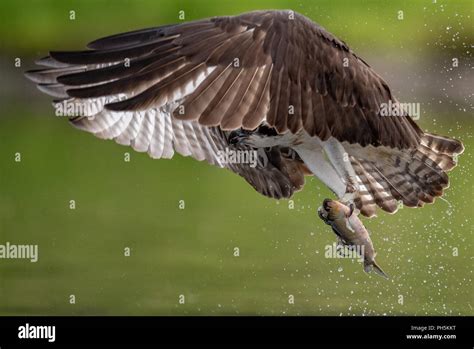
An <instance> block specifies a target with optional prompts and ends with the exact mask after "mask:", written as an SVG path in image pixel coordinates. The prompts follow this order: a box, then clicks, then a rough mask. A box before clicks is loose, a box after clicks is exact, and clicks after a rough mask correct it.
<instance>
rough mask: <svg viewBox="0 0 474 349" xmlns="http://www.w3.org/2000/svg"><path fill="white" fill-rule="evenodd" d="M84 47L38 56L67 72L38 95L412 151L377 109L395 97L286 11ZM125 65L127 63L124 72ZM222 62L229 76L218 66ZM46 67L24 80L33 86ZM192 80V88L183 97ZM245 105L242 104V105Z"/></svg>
mask: <svg viewBox="0 0 474 349" xmlns="http://www.w3.org/2000/svg"><path fill="white" fill-rule="evenodd" d="M88 47H89V48H90V50H88V51H79V52H51V54H50V57H49V58H47V59H44V60H42V62H44V64H47V65H48V66H60V67H61V68H63V67H66V68H65V70H64V72H61V73H63V74H60V73H56V75H54V74H52V75H51V80H49V81H50V82H49V83H47V84H50V85H52V86H42V89H43V90H44V91H45V92H47V93H51V94H53V95H55V96H67V95H69V96H71V97H77V98H98V97H102V96H111V95H121V96H122V97H123V96H125V100H123V98H121V100H118V101H117V100H115V101H113V102H111V103H109V104H107V105H106V108H107V109H109V110H114V111H137V110H144V109H149V108H153V107H160V106H161V105H163V103H167V102H171V101H173V99H175V100H176V99H179V100H180V102H181V103H182V104H183V105H184V106H185V107H188V108H187V110H186V108H185V110H186V112H185V113H180V114H177V113H174V115H175V117H177V118H179V119H182V120H199V121H200V122H202V123H203V124H204V125H212V126H214V125H215V126H220V127H222V128H223V129H231V128H233V129H237V128H239V127H243V128H246V129H249V128H255V127H257V126H258V125H259V124H261V123H262V122H263V121H266V122H267V123H268V124H269V126H274V127H275V128H276V129H277V131H278V132H280V133H283V132H287V131H288V130H289V131H290V132H293V133H296V132H299V131H301V130H302V129H305V130H306V131H307V132H308V133H309V134H310V135H314V136H318V137H320V138H321V139H323V140H324V139H327V138H328V137H330V136H333V137H335V138H337V139H338V140H340V141H348V142H350V143H359V144H361V145H368V144H372V145H375V146H378V145H385V146H389V147H399V148H415V147H416V146H417V145H418V144H419V142H420V137H421V135H422V131H421V130H420V129H419V128H418V126H416V124H415V123H414V122H412V121H411V120H408V119H409V117H408V116H406V117H400V116H393V117H391V116H386V117H380V116H379V114H378V112H379V107H380V104H381V103H385V102H388V101H389V100H392V101H394V98H393V96H392V94H391V92H390V89H389V88H388V86H387V84H386V83H385V82H384V81H383V79H382V78H381V77H380V76H379V75H377V74H376V73H375V72H374V71H373V70H372V69H371V68H370V67H369V66H368V65H367V64H366V63H365V62H364V61H363V60H362V59H360V58H359V57H357V56H356V55H355V54H354V53H353V52H352V51H351V50H350V49H349V48H348V47H347V45H346V44H345V43H343V42H342V41H340V40H338V39H337V38H335V37H334V36H333V35H331V34H330V33H328V32H327V31H326V30H324V29H323V28H322V27H320V26H318V25H317V24H315V23H313V22H312V21H310V20H309V19H307V18H306V17H304V16H302V15H299V14H296V13H293V12H291V11H257V12H250V13H246V14H242V15H240V16H235V17H217V18H212V19H204V20H200V21H196V22H190V23H185V24H178V25H169V26H164V27H159V28H149V29H144V30H138V31H134V32H130V33H124V34H117V35H113V36H110V37H107V38H102V39H98V40H96V41H93V42H92V43H90V44H89V45H88ZM127 59H128V60H129V63H130V64H129V66H124V64H123V62H124V60H127ZM54 62H59V63H57V64H56V63H55V64H52V63H54ZM234 62H238V64H237V65H236V66H235V65H232V64H233V63H234ZM40 63H41V62H40ZM230 65H232V69H233V72H232V73H231V72H230V71H228V70H227V69H226V67H228V66H230ZM209 68H213V69H214V71H213V72H212V73H209ZM261 68H264V69H263V70H261ZM78 69H79V71H78ZM81 69H85V71H81ZM47 71H48V70H46V71H42V72H38V71H36V72H30V74H29V76H30V77H33V78H36V79H37V80H39V79H40V77H38V76H39V75H41V74H43V76H44V75H45V74H46V75H47ZM214 72H216V73H214ZM255 72H257V74H254V73H255ZM217 73H220V74H221V75H218V76H216V75H217ZM203 74H204V77H203ZM250 76H253V77H252V78H249V77H250ZM200 77H203V78H202V79H201V80H199V78H200ZM227 79H229V81H227ZM197 81H199V83H200V85H199V86H197V87H196V90H195V91H194V92H193V91H187V90H186V92H185V86H187V85H189V84H190V83H194V84H197ZM56 85H58V86H56ZM245 85H247V86H245ZM62 86H64V87H62ZM201 86H203V88H201ZM217 86H220V87H222V88H223V89H225V93H223V92H222V91H220V89H219V88H216V87H217ZM234 90H235V91H234ZM252 93H254V94H255V96H251V95H250V94H252ZM187 99H188V100H187ZM247 101H248V103H250V107H248V108H247V107H245V108H244V107H242V103H244V102H247ZM197 106H198V107H197ZM290 107H291V108H290ZM289 109H293V112H294V113H293V114H289ZM233 113H236V114H235V115H233ZM217 114H222V115H217Z"/></svg>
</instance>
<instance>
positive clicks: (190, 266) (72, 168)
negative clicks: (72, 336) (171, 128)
mask: <svg viewBox="0 0 474 349" xmlns="http://www.w3.org/2000/svg"><path fill="white" fill-rule="evenodd" d="M279 8H285V9H293V10H295V11H298V12H300V13H302V14H304V15H306V16H308V17H310V18H311V19H313V20H314V21H316V22H318V23H319V24H321V25H322V26H324V27H325V28H326V29H328V30H329V31H331V32H333V33H334V34H335V35H337V36H338V37H339V38H341V39H342V40H344V41H346V42H347V43H348V44H349V45H350V46H351V48H353V49H354V50H355V51H356V52H357V53H359V55H360V56H362V57H363V58H364V59H365V60H366V61H367V62H368V63H369V64H371V65H372V66H373V67H374V68H375V69H376V70H377V71H378V72H379V73H380V74H381V75H382V76H383V77H384V78H385V79H386V80H387V81H388V82H389V84H390V85H391V86H392V88H393V90H394V92H395V94H396V95H397V96H398V97H399V98H400V100H402V101H406V102H419V103H421V110H422V115H421V119H420V121H419V123H420V125H421V126H422V127H423V128H424V129H428V130H430V131H431V132H435V133H440V134H444V135H449V136H452V137H456V138H458V139H461V140H462V141H463V142H464V144H465V146H466V151H465V153H464V154H463V155H462V156H461V157H460V162H459V166H458V167H457V168H456V169H455V170H454V171H453V172H452V173H451V176H450V177H451V188H450V189H449V190H448V191H447V193H446V196H445V200H437V202H436V203H435V204H434V205H428V206H426V207H424V208H422V209H416V210H415V209H408V208H406V209H402V210H400V211H399V213H398V214H396V215H388V214H386V213H383V212H380V214H379V217H377V218H375V219H372V220H370V221H369V220H366V221H365V222H366V224H367V226H368V228H369V229H370V230H371V232H372V239H373V241H374V244H375V246H376V248H377V250H378V262H379V264H380V265H381V266H382V267H383V268H384V270H385V271H386V272H387V273H388V274H389V275H390V276H391V279H390V280H389V281H386V280H383V279H382V278H380V277H378V276H374V275H372V274H369V275H367V274H365V273H364V272H363V270H362V266H361V265H360V264H359V263H356V262H352V261H350V260H344V259H327V258H325V257H324V247H325V246H326V245H327V244H332V243H333V242H334V240H335V237H334V234H333V233H332V232H330V231H329V229H328V227H327V226H325V225H324V224H323V223H322V222H321V221H320V220H319V219H318V218H317V216H316V214H315V212H316V209H317V207H318V206H319V205H320V203H321V201H322V200H323V199H324V198H325V197H329V196H330V193H329V191H328V190H327V189H326V188H325V187H323V186H322V185H321V183H320V182H319V181H317V180H316V179H311V178H309V177H307V184H306V187H305V190H304V191H303V192H300V193H297V194H296V195H295V197H294V198H293V199H294V206H295V207H294V209H290V208H289V202H288V201H280V202H278V201H274V200H270V199H267V198H265V197H263V196H260V195H259V194H258V193H256V192H255V191H254V190H253V189H252V188H251V187H250V186H249V185H248V184H247V183H246V182H245V181H244V180H243V179H241V178H239V177H238V176H236V175H234V174H232V173H230V172H228V171H226V170H221V169H218V168H214V167H211V166H209V165H207V164H204V163H199V162H197V161H195V160H192V159H188V158H183V157H181V156H179V155H178V156H176V157H175V158H174V159H173V160H172V161H165V160H161V161H153V160H151V159H149V158H148V157H147V155H145V154H140V153H136V152H132V156H131V161H130V162H129V163H127V162H124V161H123V156H124V152H126V151H131V150H130V149H128V148H124V147H122V146H119V145H117V144H115V143H114V142H111V141H102V140H98V139H96V138H94V137H93V136H92V135H90V134H86V133H84V132H79V131H77V130H74V129H73V128H72V127H70V126H69V125H68V123H67V121H66V120H63V119H58V118H57V117H55V116H54V115H53V109H52V107H51V105H50V99H49V98H48V97H46V96H44V95H42V94H41V93H40V92H39V91H37V90H36V89H35V88H34V86H33V84H31V83H29V82H28V81H26V80H25V79H24V78H23V76H22V73H23V71H24V70H26V69H29V68H32V67H33V60H34V59H35V58H39V57H42V56H44V55H46V54H47V51H48V50H50V49H82V48H83V47H84V45H85V44H86V43H87V42H88V41H91V40H93V39H95V38H97V37H100V36H104V35H108V34H112V33H116V32H123V31H127V30H132V29H138V28H143V27H149V26H157V25H163V24H168V23H175V22H178V11H180V10H183V11H185V15H186V20H193V19H198V18H203V17H210V16H216V15H232V14H239V13H242V12H245V11H250V10H255V9H279ZM70 10H74V11H75V13H76V19H75V20H74V21H71V20H69V11H70ZM399 11H403V19H402V20H400V19H398V16H399V14H400V13H399ZM473 14H474V11H473V2H472V1H469V0H466V1H442V0H437V1H433V0H427V1H422V0H419V1H408V0H407V1H352V0H351V1H349V0H347V1H336V0H330V1H316V0H314V1H277V0H272V1H267V0H253V1H222V0H220V1H215V0H212V1H210V0H209V1H207V0H201V1H159V0H137V1H129V0H128V1H125V0H118V1H103V0H98V1H92V0H87V1H85V0H84V1H79V0H75V1H72V0H66V1H51V0H50V1H33V0H30V1H21V2H19V1H13V0H3V1H1V2H0V74H1V75H0V76H1V82H0V108H1V109H0V111H1V113H0V244H4V243H5V242H7V241H9V242H10V243H15V244H38V245H39V261H38V262H37V263H30V262H29V261H25V260H5V259H3V260H0V314H1V315H163V314H164V315H173V314H177V315H185V314H202V315H217V314H226V315H227V314H228V315H233V314H265V315H378V314H387V315H394V314H416V315H458V314H461V315H473V314H474V311H473V306H474V297H473V294H474V292H473V291H474V287H473V283H472V278H473V264H474V263H473V231H474V226H473V220H472V215H473V214H474V210H473V207H474V202H473V171H474V163H473V152H472V147H473V146H474V140H473V113H472V111H473V110H472V92H473V91H472V88H473V86H474V84H473V78H472V62H473V61H472V47H471V46H472V43H473V38H474V30H473V20H472V18H473ZM15 58H21V62H22V64H21V67H15V66H14V60H15ZM453 58H457V59H458V61H459V65H458V67H454V68H453V66H452V59H453ZM17 152H20V153H21V156H22V161H21V162H15V161H14V155H15V153H17ZM70 200H75V201H76V205H77V206H76V209H75V210H70V209H69V201H70ZM179 200H184V201H185V205H186V206H185V209H184V210H180V209H179V208H178V203H179ZM126 247H129V248H131V256H129V257H126V256H124V249H125V248H126ZM235 247H238V248H239V249H240V256H239V257H235V256H234V248H235ZM454 249H457V250H458V251H459V253H458V255H456V254H455V253H453V251H454ZM453 254H454V255H453ZM70 295H75V297H76V303H75V304H70V302H69V300H70V298H69V297H70ZM180 295H184V296H185V304H180V303H179V302H178V300H179V296H180ZM290 295H293V296H294V298H295V302H294V304H289V302H288V299H289V296H290ZM400 296H402V297H403V302H402V303H403V304H400V302H399V301H400V299H401V298H400Z"/></svg>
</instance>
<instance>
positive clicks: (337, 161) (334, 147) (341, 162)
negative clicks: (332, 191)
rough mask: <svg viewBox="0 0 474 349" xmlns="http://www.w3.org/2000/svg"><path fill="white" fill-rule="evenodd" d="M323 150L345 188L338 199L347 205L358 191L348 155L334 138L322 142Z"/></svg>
mask: <svg viewBox="0 0 474 349" xmlns="http://www.w3.org/2000/svg"><path fill="white" fill-rule="evenodd" d="M323 148H324V151H325V153H326V155H327V157H328V159H329V161H330V162H331V164H332V166H333V167H334V169H335V170H336V172H337V174H338V175H339V176H340V177H341V178H342V180H343V182H344V184H345V186H346V188H345V192H344V194H343V195H342V196H341V197H340V201H341V202H342V203H344V204H345V205H347V206H350V205H351V204H353V203H354V199H355V198H356V196H357V193H358V190H359V189H358V186H357V183H356V174H355V172H354V169H353V168H352V165H351V161H350V156H349V154H348V153H347V152H346V150H345V149H344V147H343V146H342V144H341V142H339V141H338V140H337V139H335V138H330V139H328V140H327V141H326V142H324V143H323Z"/></svg>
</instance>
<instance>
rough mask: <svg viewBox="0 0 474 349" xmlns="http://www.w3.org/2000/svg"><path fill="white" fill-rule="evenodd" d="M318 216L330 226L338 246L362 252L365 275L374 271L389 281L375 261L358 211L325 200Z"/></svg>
mask: <svg viewBox="0 0 474 349" xmlns="http://www.w3.org/2000/svg"><path fill="white" fill-rule="evenodd" d="M318 215H319V218H321V219H322V220H323V221H324V222H325V223H326V224H328V225H330V226H331V228H332V230H333V231H334V233H335V234H336V235H337V237H338V240H339V245H344V246H347V247H348V248H351V249H355V250H356V251H359V252H362V253H361V254H362V255H361V256H360V257H361V258H362V257H363V259H364V271H365V272H366V273H369V272H371V271H374V272H375V273H376V274H378V275H380V276H382V277H384V278H385V279H389V277H388V275H387V274H386V273H385V272H384V271H383V270H382V268H380V266H379V265H378V264H377V262H376V261H375V256H376V255H377V253H376V252H375V249H374V244H373V243H372V239H371V238H370V234H369V231H368V230H367V229H366V228H365V226H364V224H363V223H362V221H361V220H360V219H359V217H358V210H357V209H354V204H350V205H349V206H347V205H345V204H343V203H342V202H339V201H337V200H331V199H325V200H324V201H323V205H322V206H321V207H319V208H318ZM355 247H358V248H355Z"/></svg>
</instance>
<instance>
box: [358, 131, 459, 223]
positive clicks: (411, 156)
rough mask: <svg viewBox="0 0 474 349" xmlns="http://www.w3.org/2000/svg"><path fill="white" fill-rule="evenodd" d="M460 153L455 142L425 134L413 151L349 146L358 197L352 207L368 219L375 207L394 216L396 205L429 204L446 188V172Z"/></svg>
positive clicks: (457, 143) (452, 166)
mask: <svg viewBox="0 0 474 349" xmlns="http://www.w3.org/2000/svg"><path fill="white" fill-rule="evenodd" d="M463 150H464V146H463V144H462V143H461V142H460V141H458V140H455V139H451V138H447V137H442V136H437V135H433V134H429V133H426V134H424V135H423V136H422V138H421V141H420V144H419V146H418V147H417V148H416V149H394V148H387V147H360V146H357V145H354V146H352V145H351V146H350V147H349V153H350V155H351V163H352V166H353V168H354V171H355V173H356V175H357V180H358V184H359V189H360V190H359V195H358V196H357V197H356V199H355V200H354V201H355V204H356V206H357V208H358V209H359V210H360V211H361V213H362V214H363V215H365V216H368V217H371V216H373V215H375V212H376V208H377V206H378V207H380V208H382V209H383V210H384V211H387V212H390V213H394V212H396V211H397V209H398V208H399V206H400V205H399V204H398V203H399V202H402V203H403V205H405V206H408V207H421V206H423V205H424V204H425V203H433V202H434V201H435V198H436V197H440V196H442V195H443V194H444V191H445V189H446V188H448V187H449V178H448V175H447V172H448V171H450V170H452V169H453V168H454V167H455V166H456V164H457V155H458V154H461V153H462V152H463Z"/></svg>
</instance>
